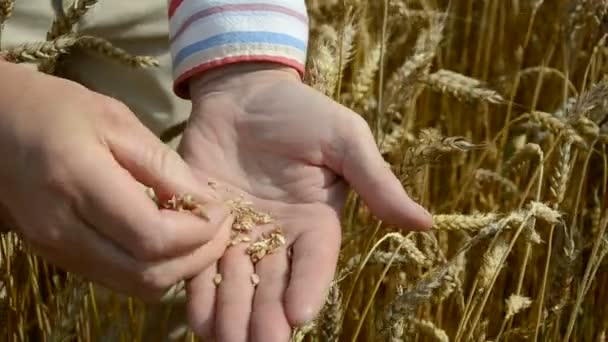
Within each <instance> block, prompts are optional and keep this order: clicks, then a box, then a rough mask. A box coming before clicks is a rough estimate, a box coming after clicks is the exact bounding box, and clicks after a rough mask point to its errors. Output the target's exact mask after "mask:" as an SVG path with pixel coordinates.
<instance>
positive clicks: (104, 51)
mask: <svg viewBox="0 0 608 342" xmlns="http://www.w3.org/2000/svg"><path fill="white" fill-rule="evenodd" d="M78 46H79V47H81V48H82V49H85V50H90V51H94V52H96V53H99V54H101V55H104V56H106V57H109V58H111V59H114V60H116V61H118V62H120V63H123V64H126V65H129V66H131V67H137V68H147V67H156V66H158V65H159V62H158V60H157V59H156V58H154V57H151V56H134V55H131V54H130V53H128V52H126V51H125V50H123V49H121V48H118V47H116V46H114V45H112V43H111V42H109V41H107V40H105V39H103V38H99V37H91V36H82V37H80V39H78Z"/></svg>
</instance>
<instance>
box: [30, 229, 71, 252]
mask: <svg viewBox="0 0 608 342" xmlns="http://www.w3.org/2000/svg"><path fill="white" fill-rule="evenodd" d="M32 228H33V227H30V228H27V229H23V230H22V234H23V236H24V238H25V239H26V240H27V241H29V242H30V243H31V244H32V245H33V246H34V247H37V248H42V249H55V248H58V247H61V246H62V242H63V241H64V235H63V232H62V230H61V229H59V228H57V227H52V226H51V227H44V226H43V227H37V228H35V229H32Z"/></svg>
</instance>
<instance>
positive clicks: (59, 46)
mask: <svg viewBox="0 0 608 342" xmlns="http://www.w3.org/2000/svg"><path fill="white" fill-rule="evenodd" d="M77 43H78V37H76V36H72V35H70V36H64V37H61V38H58V39H56V40H53V41H48V42H39V43H26V44H22V45H17V46H15V47H12V48H9V49H6V50H3V51H0V56H1V57H2V58H4V59H5V60H6V61H9V62H13V63H26V62H40V61H43V60H48V59H52V58H55V57H58V56H59V55H61V54H65V53H67V52H68V50H69V48H71V47H73V46H74V45H76V44H77Z"/></svg>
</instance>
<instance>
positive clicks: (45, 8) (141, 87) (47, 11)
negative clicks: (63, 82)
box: [2, 0, 190, 134]
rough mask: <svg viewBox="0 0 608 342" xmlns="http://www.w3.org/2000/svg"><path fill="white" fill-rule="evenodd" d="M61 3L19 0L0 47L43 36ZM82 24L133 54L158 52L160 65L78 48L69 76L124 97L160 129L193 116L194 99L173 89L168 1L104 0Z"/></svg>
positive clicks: (86, 30) (71, 59)
mask: <svg viewBox="0 0 608 342" xmlns="http://www.w3.org/2000/svg"><path fill="white" fill-rule="evenodd" d="M63 2H64V3H67V4H69V3H71V1H63ZM59 3H61V0H20V1H16V6H15V12H14V14H13V17H12V18H11V19H9V21H7V23H6V28H5V31H4V33H3V34H2V46H3V47H8V46H11V45H15V44H22V43H25V42H36V41H43V40H44V39H45V36H46V32H47V30H48V28H49V27H50V25H51V22H52V19H53V17H54V15H55V12H54V8H58V7H59V6H58V5H60V4H59ZM78 29H79V31H80V32H82V33H85V34H90V35H95V36H100V37H103V38H105V39H108V40H110V41H112V42H113V43H114V44H115V45H116V46H118V47H121V48H123V49H125V50H127V51H129V52H130V53H134V54H139V55H151V56H155V57H157V58H158V59H159V60H160V62H161V66H160V67H159V68H151V69H145V70H142V69H132V68H130V67H128V66H124V65H121V64H118V63H116V62H114V61H111V60H108V59H107V58H104V57H99V56H97V55H94V54H91V53H74V54H72V55H69V56H68V57H67V58H66V68H67V74H68V75H69V78H71V79H74V80H75V81H77V82H79V83H81V84H84V85H86V86H87V87H89V88H91V89H93V90H95V91H98V92H100V93H103V94H106V95H109V96H112V97H114V98H117V99H119V100H121V101H123V102H124V103H125V104H127V105H128V106H129V107H130V108H131V109H132V110H133V111H134V112H135V113H136V114H137V116H138V117H139V118H140V119H141V120H142V122H144V124H146V125H147V126H148V127H149V128H150V129H151V130H152V131H154V132H155V133H156V134H159V133H160V132H161V131H162V130H164V129H165V128H166V127H168V126H170V125H172V124H174V123H177V122H179V121H181V120H183V119H185V118H186V117H187V116H188V115H189V113H190V103H189V102H188V101H184V100H181V99H179V98H178V97H177V96H175V95H174V94H173V91H172V84H173V79H172V74H171V59H170V54H169V43H168V38H167V36H168V30H169V22H168V17H167V0H130V1H128V0H101V1H99V3H98V4H97V5H95V6H94V7H93V8H92V9H91V10H90V11H89V12H88V13H87V15H86V16H85V17H84V19H83V21H82V23H81V24H80V26H79V28H78Z"/></svg>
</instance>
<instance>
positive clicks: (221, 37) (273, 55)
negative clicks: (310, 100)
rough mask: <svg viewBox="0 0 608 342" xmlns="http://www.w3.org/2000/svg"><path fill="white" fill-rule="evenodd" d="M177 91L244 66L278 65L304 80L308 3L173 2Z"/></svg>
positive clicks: (180, 92) (171, 21)
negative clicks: (215, 72) (213, 72)
mask: <svg viewBox="0 0 608 342" xmlns="http://www.w3.org/2000/svg"><path fill="white" fill-rule="evenodd" d="M169 28H170V30H169V31H170V33H169V41H170V45H171V56H172V58H173V78H174V91H175V93H176V94H177V95H178V96H180V97H182V98H188V97H189V94H188V87H187V83H188V80H189V79H190V78H191V77H193V76H195V75H199V74H201V73H204V72H205V71H208V70H210V69H212V68H215V67H219V66H223V65H227V64H232V63H239V62H274V63H280V64H283V65H286V66H290V67H293V68H294V69H296V70H297V71H298V72H299V73H300V75H301V76H302V75H303V73H304V65H305V62H306V49H307V45H308V15H307V12H306V4H305V2H304V0H258V1H256V0H170V2H169Z"/></svg>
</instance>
